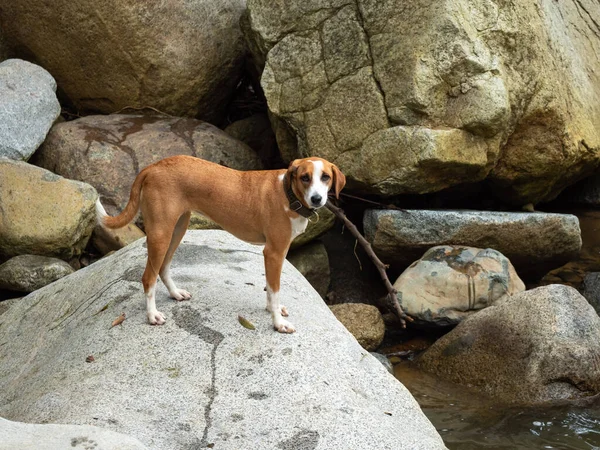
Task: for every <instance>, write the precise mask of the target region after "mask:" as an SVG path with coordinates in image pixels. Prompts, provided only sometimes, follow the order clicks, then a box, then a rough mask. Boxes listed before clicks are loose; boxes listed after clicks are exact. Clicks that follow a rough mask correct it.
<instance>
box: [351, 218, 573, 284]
mask: <svg viewBox="0 0 600 450" xmlns="http://www.w3.org/2000/svg"><path fill="white" fill-rule="evenodd" d="M363 225H364V230H365V236H366V238H367V239H368V240H369V242H371V244H372V245H373V248H374V249H375V251H376V253H377V255H379V257H380V258H381V259H382V260H383V261H384V262H386V263H388V264H398V265H399V266H402V265H408V264H410V263H412V262H413V261H415V260H416V259H418V258H419V257H420V256H421V255H422V254H423V253H424V252H425V251H426V250H428V249H429V248H431V247H434V246H437V245H465V246H470V247H478V248H492V249H494V250H498V251H499V252H500V253H502V254H503V255H504V256H506V257H507V258H508V259H509V260H510V261H511V262H512V264H513V265H514V266H515V268H516V269H517V272H518V273H519V275H520V276H522V277H525V276H530V277H536V276H541V275H543V274H545V273H546V272H548V270H550V269H553V268H556V267H560V266H562V265H563V264H565V263H566V262H568V261H569V260H571V259H573V258H574V257H576V256H577V254H578V253H579V251H580V250H581V230H580V228H579V221H578V219H577V217H575V216H573V215H570V214H549V213H510V212H495V211H467V210H455V211H453V210H446V211H442V210H440V211H433V210H408V211H406V212H402V211H391V210H367V211H366V212H365V215H364V222H363Z"/></svg>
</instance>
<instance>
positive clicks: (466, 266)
mask: <svg viewBox="0 0 600 450" xmlns="http://www.w3.org/2000/svg"><path fill="white" fill-rule="evenodd" d="M394 288H395V289H396V290H397V291H398V299H399V301H400V304H401V305H402V307H403V308H404V309H405V311H406V313H407V314H408V315H410V316H411V317H413V318H414V319H415V320H416V322H415V323H418V324H421V325H429V326H432V325H433V326H448V325H456V324H458V323H459V322H460V321H461V320H463V319H465V318H467V317H468V316H470V315H471V314H473V313H474V312H475V311H477V310H480V309H483V308H485V307H487V306H489V305H491V304H493V303H494V302H495V301H496V300H498V299H499V298H500V297H502V296H503V295H506V294H508V295H512V294H515V293H517V292H522V291H524V290H525V285H524V284H523V282H522V281H521V279H520V278H519V276H518V275H517V273H516V272H515V269H514V267H513V266H512V264H511V263H510V261H509V260H508V259H507V258H506V257H505V256H504V255H502V253H500V252H498V251H496V250H493V249H490V248H488V249H485V250H484V249H480V248H473V247H459V246H438V247H433V248H431V249H429V250H427V251H426V252H425V254H424V255H423V256H422V257H421V259H419V260H418V261H415V262H414V263H413V264H411V266H410V267H409V268H408V269H406V270H405V271H404V272H403V273H402V275H400V277H399V278H398V279H397V280H396V282H395V283H394Z"/></svg>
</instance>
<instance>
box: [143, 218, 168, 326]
mask: <svg viewBox="0 0 600 450" xmlns="http://www.w3.org/2000/svg"><path fill="white" fill-rule="evenodd" d="M147 216H148V215H146V217H147ZM166 217H168V215H166ZM175 217H177V216H175ZM149 222H150V221H147V223H146V234H147V247H148V262H147V263H146V270H145V271H144V275H143V276H142V283H143V285H144V293H145V294H146V313H147V315H148V322H150V323H151V324H152V325H162V324H164V323H165V321H166V317H165V315H164V314H163V313H161V312H160V311H158V310H157V309H156V282H157V279H158V271H159V269H160V268H161V267H162V265H163V262H164V260H165V256H166V255H167V252H168V250H169V246H170V242H171V236H172V235H173V231H174V228H175V223H174V222H175V221H173V222H171V223H169V222H168V221H164V219H163V220H162V221H160V222H158V223H157V222H155V221H152V222H151V223H149Z"/></svg>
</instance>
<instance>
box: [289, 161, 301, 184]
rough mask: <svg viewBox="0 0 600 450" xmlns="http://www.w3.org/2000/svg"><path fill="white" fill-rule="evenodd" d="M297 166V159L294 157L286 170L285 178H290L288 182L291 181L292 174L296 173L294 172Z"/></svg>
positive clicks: (298, 164)
mask: <svg viewBox="0 0 600 450" xmlns="http://www.w3.org/2000/svg"><path fill="white" fill-rule="evenodd" d="M298 167H300V160H299V159H295V160H293V161H292V162H291V163H290V165H289V167H288V170H287V178H288V180H290V183H291V181H292V178H293V177H294V175H296V172H298Z"/></svg>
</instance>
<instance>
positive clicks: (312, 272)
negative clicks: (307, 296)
mask: <svg viewBox="0 0 600 450" xmlns="http://www.w3.org/2000/svg"><path fill="white" fill-rule="evenodd" d="M287 259H288V261H289V262H291V263H292V265H293V266H294V267H295V268H296V269H298V271H299V272H300V273H301V274H302V275H304V278H306V279H307V280H308V282H309V283H310V284H311V285H312V287H314V288H315V290H316V291H317V292H318V293H319V295H320V296H321V297H322V298H325V296H326V295H327V289H328V288H329V283H330V281H331V279H330V272H329V257H328V256H327V250H326V249H325V246H324V245H323V244H322V243H321V242H311V243H310V244H308V245H305V246H303V247H300V248H299V249H296V250H292V251H291V252H290V253H289V254H288V256H287Z"/></svg>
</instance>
